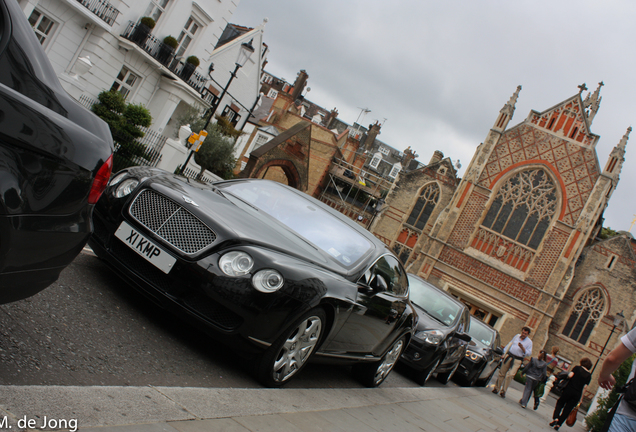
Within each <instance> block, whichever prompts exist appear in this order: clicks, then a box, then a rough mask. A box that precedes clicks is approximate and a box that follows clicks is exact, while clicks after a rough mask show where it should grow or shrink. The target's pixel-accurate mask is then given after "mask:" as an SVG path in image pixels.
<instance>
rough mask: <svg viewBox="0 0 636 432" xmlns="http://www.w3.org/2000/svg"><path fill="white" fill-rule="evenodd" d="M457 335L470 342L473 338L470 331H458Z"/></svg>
mask: <svg viewBox="0 0 636 432" xmlns="http://www.w3.org/2000/svg"><path fill="white" fill-rule="evenodd" d="M455 337H456V338H457V339H459V340H463V341H464V342H470V341H471V340H473V338H471V337H470V335H469V334H468V333H462V332H457V333H455Z"/></svg>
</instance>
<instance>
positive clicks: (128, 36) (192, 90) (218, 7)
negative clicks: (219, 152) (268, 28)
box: [17, 0, 267, 137]
mask: <svg viewBox="0 0 636 432" xmlns="http://www.w3.org/2000/svg"><path fill="white" fill-rule="evenodd" d="M17 1H18V3H19V4H20V6H21V8H22V10H23V11H24V14H25V15H26V17H27V18H28V19H29V21H30V22H31V25H32V26H33V27H34V31H35V33H36V35H37V36H38V38H39V39H40V41H41V43H42V46H43V48H44V50H45V51H46V53H47V55H48V57H49V59H50V60H51V62H52V63H53V67H54V68H55V71H56V72H57V74H58V77H59V78H60V80H61V82H62V85H63V86H64V88H65V89H66V90H67V91H68V92H69V93H70V94H71V95H72V96H74V97H75V98H76V99H80V97H82V96H84V97H88V98H91V99H96V97H97V95H98V94H99V93H100V92H101V91H103V90H108V89H115V90H118V91H120V92H122V93H123V94H124V95H125V96H126V98H127V100H128V101H129V102H132V103H141V104H143V105H145V106H146V107H147V108H148V109H149V110H150V112H151V114H152V117H153V124H152V126H151V129H153V130H155V131H157V132H160V133H163V134H164V135H166V136H169V137H173V136H174V135H175V128H176V126H177V125H176V121H175V120H176V118H178V117H179V116H180V113H182V111H183V110H185V109H186V108H187V106H188V105H191V106H196V107H198V108H201V109H206V108H209V107H210V106H211V105H212V104H214V103H215V102H216V99H217V98H218V96H219V95H220V94H221V93H222V90H223V88H224V87H225V85H226V84H227V82H228V80H229V79H230V75H231V72H232V71H233V70H234V67H235V62H236V58H237V56H238V53H239V49H240V45H241V44H243V43H250V42H251V44H252V46H253V47H254V48H255V51H254V53H253V54H252V56H251V57H250V58H249V60H248V61H247V63H246V64H245V65H244V66H243V67H242V68H240V70H239V71H238V73H237V77H236V78H235V79H234V80H233V82H232V84H231V86H230V88H229V90H228V92H227V94H226V96H225V97H224V98H223V100H222V101H220V103H218V108H217V111H216V113H217V114H221V113H226V114H227V115H229V116H230V117H232V118H233V119H234V120H235V122H237V121H240V119H241V118H247V113H248V112H249V110H250V109H251V107H252V106H253V105H254V102H255V100H256V98H257V97H258V94H259V93H258V92H259V88H260V74H261V69H262V65H263V64H264V62H265V61H266V55H267V47H266V45H264V44H263V31H264V27H265V22H263V24H262V25H260V26H258V27H256V28H253V29H250V28H244V27H241V29H243V31H241V32H234V34H231V35H230V36H231V37H230V38H228V37H224V39H225V41H227V42H226V43H224V44H223V45H221V46H217V45H218V43H219V40H220V38H221V37H222V35H223V32H224V30H225V29H226V27H227V25H228V23H229V22H230V20H231V17H232V14H233V13H234V11H235V10H236V8H237V6H238V3H239V1H240V0H197V1H192V0H134V1H132V0H17ZM142 17H151V18H153V20H154V21H155V26H154V28H152V29H151V30H150V31H149V32H147V31H146V32H145V31H144V28H145V27H144V26H142V25H141V23H140V19H141V18H142ZM166 36H172V37H173V38H175V39H176V40H177V47H176V48H175V49H174V51H172V52H171V51H170V50H169V49H167V46H168V45H167V44H165V43H164V38H165V37H166ZM232 38H233V39H232ZM190 56H196V57H197V58H198V59H199V61H200V64H199V66H198V67H197V68H196V69H194V71H190V70H189V69H190V67H189V66H187V65H186V59H187V58H188V57H190ZM87 59H88V60H89V61H90V63H87V61H86V60H87ZM211 63H214V70H213V71H212V72H211V74H210V75H208V71H209V66H210V64H211ZM83 66H84V67H83ZM86 66H90V69H89V70H88V71H86V69H88V67H86ZM190 72H192V73H190Z"/></svg>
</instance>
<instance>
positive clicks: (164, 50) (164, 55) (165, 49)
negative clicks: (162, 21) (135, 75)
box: [158, 36, 179, 66]
mask: <svg viewBox="0 0 636 432" xmlns="http://www.w3.org/2000/svg"><path fill="white" fill-rule="evenodd" d="M177 46H179V42H178V41H177V40H176V39H175V38H173V37H172V36H166V37H165V38H164V39H163V43H162V44H161V45H160V46H159V56H158V60H159V61H160V62H161V63H162V64H163V65H165V66H168V63H170V61H171V60H172V57H173V56H174V50H175V49H177Z"/></svg>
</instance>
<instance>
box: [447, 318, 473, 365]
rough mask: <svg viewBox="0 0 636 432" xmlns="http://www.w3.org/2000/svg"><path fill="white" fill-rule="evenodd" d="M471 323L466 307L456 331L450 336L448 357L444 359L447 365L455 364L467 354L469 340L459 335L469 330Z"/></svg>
mask: <svg viewBox="0 0 636 432" xmlns="http://www.w3.org/2000/svg"><path fill="white" fill-rule="evenodd" d="M469 325H470V314H469V313H468V311H467V310H466V309H463V310H462V313H461V315H460V318H459V320H458V321H457V324H456V326H455V329H454V331H453V332H452V333H451V336H450V337H449V338H448V351H447V354H446V359H445V360H444V364H445V365H450V364H455V363H456V362H459V361H461V360H462V359H463V358H464V356H465V355H466V346H467V342H465V341H463V340H461V339H459V338H458V337H457V335H458V334H463V333H465V332H467V331H468V328H469V327H468V326H469Z"/></svg>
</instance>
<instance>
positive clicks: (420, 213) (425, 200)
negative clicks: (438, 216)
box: [406, 183, 439, 230]
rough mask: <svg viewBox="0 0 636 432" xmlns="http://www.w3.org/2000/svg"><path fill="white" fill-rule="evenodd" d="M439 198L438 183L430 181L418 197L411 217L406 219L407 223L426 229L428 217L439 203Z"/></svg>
mask: <svg viewBox="0 0 636 432" xmlns="http://www.w3.org/2000/svg"><path fill="white" fill-rule="evenodd" d="M438 200H439V186H438V185H437V183H429V184H428V185H426V186H424V188H423V189H422V192H420V196H419V197H418V198H417V202H416V203H415V206H414V207H413V210H411V214H410V215H409V218H408V219H407V220H406V223H407V224H409V225H411V226H413V227H415V228H417V229H420V230H421V229H424V226H425V225H426V222H428V218H429V217H430V216H431V213H433V209H435V206H436V205H437V201H438Z"/></svg>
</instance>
